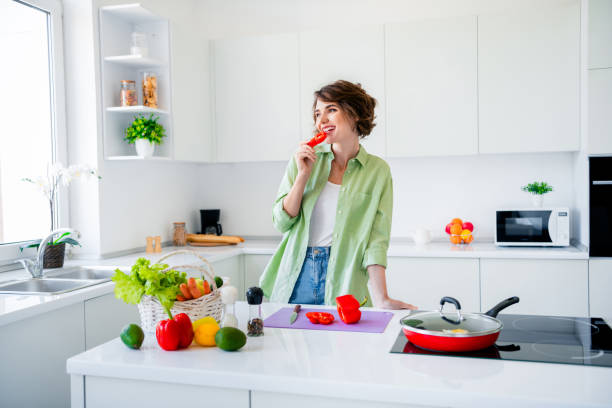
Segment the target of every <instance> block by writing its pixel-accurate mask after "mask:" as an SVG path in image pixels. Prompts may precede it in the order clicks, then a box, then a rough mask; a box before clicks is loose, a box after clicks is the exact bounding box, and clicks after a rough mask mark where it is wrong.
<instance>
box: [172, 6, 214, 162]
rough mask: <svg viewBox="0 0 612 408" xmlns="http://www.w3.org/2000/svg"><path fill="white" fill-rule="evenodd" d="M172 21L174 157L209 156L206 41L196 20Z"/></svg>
mask: <svg viewBox="0 0 612 408" xmlns="http://www.w3.org/2000/svg"><path fill="white" fill-rule="evenodd" d="M195 20H197V19H195V18H194V21H193V22H190V24H186V23H185V22H180V23H176V24H172V25H171V26H170V30H171V36H170V38H171V44H172V46H171V49H170V51H171V65H172V70H171V73H172V106H173V109H172V118H173V120H172V122H173V134H174V138H173V139H174V140H173V144H174V152H173V153H174V156H173V158H174V159H175V160H181V161H190V162H210V161H212V160H213V141H212V108H211V90H210V42H209V41H208V40H204V39H202V38H199V37H198V36H197V35H195V34H194V33H195V32H197V29H199V27H196V24H200V23H201V22H200V21H195Z"/></svg>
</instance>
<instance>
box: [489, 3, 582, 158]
mask: <svg viewBox="0 0 612 408" xmlns="http://www.w3.org/2000/svg"><path fill="white" fill-rule="evenodd" d="M579 12H580V10H579V4H578V2H571V3H565V4H561V5H559V6H557V7H555V8H550V9H547V10H543V11H537V12H536V11H533V12H531V13H529V14H521V15H497V16H481V17H479V18H478V90H479V92H478V94H479V151H480V152H481V153H507V152H546V151H572V150H579V148H580V135H579V121H578V120H579V85H580V69H579V68H580V52H579V42H580V15H579V14H580V13H579Z"/></svg>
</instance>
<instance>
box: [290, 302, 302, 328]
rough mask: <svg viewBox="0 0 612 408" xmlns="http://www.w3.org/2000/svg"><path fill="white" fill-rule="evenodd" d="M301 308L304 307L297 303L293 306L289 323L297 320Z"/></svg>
mask: <svg viewBox="0 0 612 408" xmlns="http://www.w3.org/2000/svg"><path fill="white" fill-rule="evenodd" d="M301 308H302V306H300V305H296V306H295V307H294V308H293V313H291V316H290V317H289V324H293V323H294V322H295V320H296V319H297V315H298V313H299V312H300V309H301Z"/></svg>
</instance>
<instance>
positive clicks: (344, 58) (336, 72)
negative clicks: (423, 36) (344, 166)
mask: <svg viewBox="0 0 612 408" xmlns="http://www.w3.org/2000/svg"><path fill="white" fill-rule="evenodd" d="M330 43H331V44H333V46H330ZM384 62H385V38H384V29H383V26H382V25H370V26H362V27H355V28H345V29H318V30H316V31H308V32H302V33H300V100H301V104H300V115H301V127H300V128H301V132H300V136H301V138H302V139H303V140H307V139H309V138H310V137H312V135H313V129H314V120H313V114H312V105H313V101H314V97H313V92H314V91H316V90H318V89H320V88H321V87H322V86H324V85H327V84H329V83H331V82H334V81H336V80H339V79H344V80H347V81H350V82H354V83H360V84H361V85H362V87H363V88H364V89H365V90H366V91H367V92H368V93H369V94H370V95H371V96H373V97H374V98H375V99H376V100H377V104H376V110H375V112H376V120H375V123H376V127H375V128H374V130H373V131H372V133H371V134H370V136H368V137H367V138H365V139H364V141H363V142H362V143H363V145H364V147H365V148H366V150H367V151H368V152H369V153H372V154H375V155H377V156H383V157H384V156H385V134H386V132H385V127H386V126H385V116H386V112H385V66H384Z"/></svg>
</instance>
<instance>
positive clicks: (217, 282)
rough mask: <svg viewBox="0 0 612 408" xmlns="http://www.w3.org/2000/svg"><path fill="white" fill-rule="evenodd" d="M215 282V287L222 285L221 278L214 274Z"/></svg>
mask: <svg viewBox="0 0 612 408" xmlns="http://www.w3.org/2000/svg"><path fill="white" fill-rule="evenodd" d="M215 284H216V285H217V289H219V288H220V287H221V286H223V279H221V277H220V276H215Z"/></svg>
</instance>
